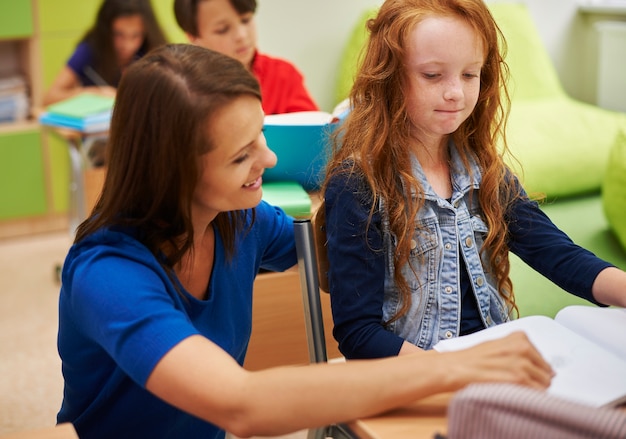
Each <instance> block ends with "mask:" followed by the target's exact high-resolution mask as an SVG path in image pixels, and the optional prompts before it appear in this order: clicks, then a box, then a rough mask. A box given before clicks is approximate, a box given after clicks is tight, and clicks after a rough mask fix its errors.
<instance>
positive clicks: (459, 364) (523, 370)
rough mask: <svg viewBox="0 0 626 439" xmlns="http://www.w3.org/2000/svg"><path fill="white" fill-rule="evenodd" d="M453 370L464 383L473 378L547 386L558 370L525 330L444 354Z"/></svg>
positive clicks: (478, 380) (473, 379)
mask: <svg viewBox="0 0 626 439" xmlns="http://www.w3.org/2000/svg"><path fill="white" fill-rule="evenodd" d="M442 355H444V356H445V359H446V360H445V361H446V362H447V363H448V365H449V367H450V369H452V370H451V371H450V373H451V374H453V375H454V376H457V377H458V378H459V380H461V382H460V383H459V385H460V386H464V385H466V384H469V383H473V382H506V383H513V384H519V385H524V386H529V387H533V388H537V389H546V388H548V387H549V386H550V382H551V380H552V377H553V376H554V371H553V370H552V367H551V366H550V364H548V363H547V362H546V361H545V360H544V359H543V357H542V356H541V354H540V353H539V352H538V351H537V349H536V348H535V347H534V346H533V344H532V343H531V342H530V340H529V339H528V337H527V336H526V334H524V333H523V332H514V333H512V334H510V335H508V336H506V337H503V338H501V339H498V340H493V341H488V342H484V343H481V344H479V345H476V346H474V347H472V348H469V349H465V350H461V351H455V352H448V353H444V354H442Z"/></svg>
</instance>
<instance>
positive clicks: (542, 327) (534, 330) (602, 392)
mask: <svg viewBox="0 0 626 439" xmlns="http://www.w3.org/2000/svg"><path fill="white" fill-rule="evenodd" d="M514 331H523V332H525V333H526V335H527V336H528V338H529V340H530V341H531V343H532V344H533V345H534V346H535V347H536V348H537V350H538V351H539V353H541V355H542V356H543V357H544V359H545V360H546V361H547V362H548V363H550V365H551V366H552V368H553V369H554V371H555V373H556V375H555V376H554V378H553V379H552V383H551V385H550V387H549V388H548V393H549V394H551V395H553V396H557V397H560V398H564V399H568V400H570V401H573V402H577V403H580V404H586V405H589V406H593V407H605V406H606V407H611V406H617V405H619V404H622V403H624V402H626V342H625V341H624V334H626V310H625V309H621V308H600V307H596V306H582V305H572V306H567V307H565V308H563V309H562V310H561V311H559V312H558V313H557V315H556V317H555V318H554V319H551V318H549V317H546V316H527V317H521V318H519V319H516V320H511V321H510V322H506V323H503V324H500V325H496V326H491V327H489V328H487V329H484V330H482V331H479V332H476V333H474V334H469V335H465V336H462V337H457V338H452V339H449V340H442V341H440V342H439V343H437V344H436V345H435V347H434V349H435V350H437V351H439V352H446V351H453V350H458V349H465V348H468V347H470V346H473V345H475V344H477V343H480V342H484V341H487V340H493V339H496V338H500V337H504V336H506V335H508V334H510V333H511V332H514Z"/></svg>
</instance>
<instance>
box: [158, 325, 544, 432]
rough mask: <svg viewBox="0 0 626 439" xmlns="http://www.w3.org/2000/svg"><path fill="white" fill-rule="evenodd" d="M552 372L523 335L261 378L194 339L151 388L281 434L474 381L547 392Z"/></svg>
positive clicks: (239, 428)
mask: <svg viewBox="0 0 626 439" xmlns="http://www.w3.org/2000/svg"><path fill="white" fill-rule="evenodd" d="M551 377H552V371H551V369H550V366H549V365H548V364H547V363H546V362H545V361H544V360H543V359H542V358H541V356H540V355H539V353H538V352H537V351H536V350H535V349H534V347H533V346H532V344H531V343H530V342H529V341H528V339H527V337H526V336H525V335H524V334H522V333H515V334H512V335H510V336H508V337H506V338H504V339H501V340H496V341H492V342H487V343H484V344H481V345H479V346H476V347H474V348H471V349H468V350H464V351H456V352H450V353H438V352H435V351H421V352H419V353H416V354H413V355H405V356H401V357H393V358H387V359H382V360H369V361H348V362H345V363H337V364H332V365H331V364H317V365H310V366H303V367H293V366H291V367H282V368H274V369H267V370H263V371H258V372H249V371H246V370H245V369H243V368H241V367H240V366H239V365H238V364H237V363H236V362H235V360H233V359H232V358H231V357H230V356H229V355H228V354H226V353H225V352H224V351H222V350H221V349H220V348H219V347H218V346H217V345H215V344H214V343H212V342H211V341H209V340H207V339H206V338H204V337H201V336H198V335H195V336H191V337H188V338H186V339H184V340H183V341H182V342H180V343H179V344H177V345H176V346H175V347H174V348H172V349H171V350H170V351H169V352H168V353H167V354H166V355H165V356H164V357H163V358H162V359H161V360H160V361H159V362H158V363H157V365H156V366H155V368H154V370H153V371H152V373H151V374H150V376H149V378H148V380H147V383H146V388H147V389H148V390H149V391H150V392H152V393H154V394H155V395H156V396H158V397H160V398H161V399H163V400H165V401H166V402H168V403H170V404H172V405H174V406H176V407H178V408H180V409H181V410H184V411H186V412H189V413H192V414H194V415H196V416H198V417H200V418H202V419H205V420H206V421H208V422H211V423H214V424H216V425H218V426H220V427H222V428H224V429H226V430H227V431H230V432H232V433H234V434H235V435H237V436H241V437H248V436H250V435H279V434H285V433H287V432H292V431H297V430H300V429H304V428H313V427H319V426H323V425H329V424H332V423H336V422H345V421H350V420H353V419H357V418H362V417H366V416H371V415H374V414H377V413H380V412H383V411H385V410H389V409H391V408H394V407H399V406H402V405H405V404H408V403H410V402H412V401H414V400H417V399H420V398H424V397H427V396H430V395H433V394H436V393H440V392H449V391H456V390H458V389H460V388H462V387H464V386H466V385H467V384H469V383H473V382H510V383H516V384H520V385H527V386H531V387H534V388H540V389H543V388H546V387H547V386H548V385H549V383H550V380H551Z"/></svg>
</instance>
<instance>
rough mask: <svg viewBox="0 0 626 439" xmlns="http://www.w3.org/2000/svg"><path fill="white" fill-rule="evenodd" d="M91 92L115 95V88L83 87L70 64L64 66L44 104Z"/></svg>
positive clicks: (44, 99) (49, 90) (46, 95)
mask: <svg viewBox="0 0 626 439" xmlns="http://www.w3.org/2000/svg"><path fill="white" fill-rule="evenodd" d="M84 92H89V93H94V94H100V95H105V96H115V92H116V90H115V88H114V87H110V86H102V87H97V86H90V87H83V86H82V85H81V83H80V80H79V78H78V76H77V75H76V73H74V71H73V70H72V69H71V68H69V67H68V66H63V68H62V69H61V71H60V72H59V74H58V75H57V77H56V78H55V80H54V82H53V83H52V85H51V86H50V88H49V89H48V92H47V93H46V94H45V96H44V98H43V105H44V106H48V105H51V104H54V103H55V102H59V101H63V100H65V99H69V98H71V97H73V96H76V95H78V94H80V93H84Z"/></svg>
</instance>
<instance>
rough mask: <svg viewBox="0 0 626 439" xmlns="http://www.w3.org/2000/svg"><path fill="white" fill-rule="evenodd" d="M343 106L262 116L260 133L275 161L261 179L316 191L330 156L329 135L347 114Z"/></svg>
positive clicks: (345, 107) (346, 109)
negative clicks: (263, 136)
mask: <svg viewBox="0 0 626 439" xmlns="http://www.w3.org/2000/svg"><path fill="white" fill-rule="evenodd" d="M348 111H349V110H348V108H347V106H346V104H345V103H342V104H340V105H338V106H337V107H335V109H334V110H333V112H332V113H327V112H325V111H301V112H295V113H284V114H272V115H268V116H265V121H264V124H263V132H264V134H265V140H266V141H267V146H268V147H269V148H270V149H271V150H272V151H274V153H275V154H276V157H277V159H278V162H277V163H276V166H275V167H273V168H271V169H267V170H266V171H265V174H263V180H264V181H268V182H275V181H295V182H298V183H299V184H300V185H302V187H303V188H304V189H305V190H307V191H314V190H317V189H319V187H320V184H321V182H322V180H323V177H324V174H323V171H324V167H325V166H326V162H327V159H328V157H329V154H330V142H331V136H332V133H333V132H334V130H335V129H336V128H337V127H338V126H339V124H340V123H341V122H342V121H343V119H344V118H345V116H346V115H347V114H348Z"/></svg>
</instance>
